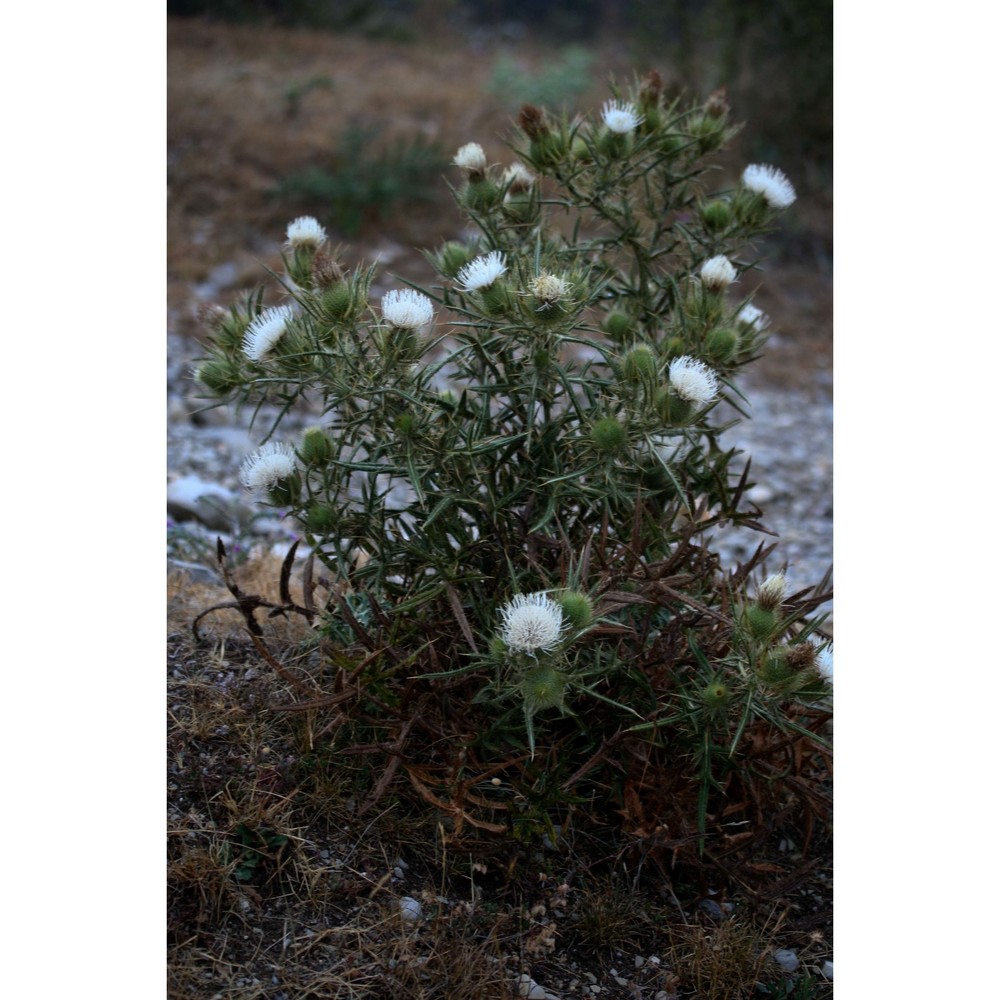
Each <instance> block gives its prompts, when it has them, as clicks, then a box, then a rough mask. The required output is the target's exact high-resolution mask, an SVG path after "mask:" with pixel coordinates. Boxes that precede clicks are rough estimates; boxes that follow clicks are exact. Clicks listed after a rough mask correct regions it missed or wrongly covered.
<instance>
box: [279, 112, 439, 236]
mask: <svg viewBox="0 0 1000 1000" xmlns="http://www.w3.org/2000/svg"><path fill="white" fill-rule="evenodd" d="M377 139H378V132H377V130H374V129H362V128H359V127H358V126H356V125H354V126H351V127H350V128H348V129H347V130H346V131H345V132H344V134H343V135H342V136H341V138H340V141H339V142H338V144H337V149H336V152H335V153H334V156H333V159H332V162H331V163H330V165H329V166H316V167H310V168H308V169H307V170H303V171H301V172H298V173H294V174H291V175H290V176H289V177H287V178H286V179H285V180H284V181H283V182H282V183H281V184H280V185H279V186H278V187H277V188H276V189H275V191H274V192H273V194H274V196H275V197H279V198H285V199H288V200H291V201H297V202H303V203H308V204H310V205H316V204H325V205H327V206H329V211H330V214H331V215H332V216H333V218H335V219H336V220H337V228H338V230H339V231H340V232H341V233H343V235H344V236H347V237H354V236H357V234H358V233H359V232H360V231H361V229H362V227H363V226H365V225H366V224H369V223H375V222H379V221H381V220H382V219H384V218H385V217H386V216H388V215H389V214H391V213H392V212H393V211H395V210H397V209H398V208H400V207H406V206H407V205H413V204H417V203H420V202H424V201H431V200H432V196H431V195H430V194H429V184H430V182H431V180H433V179H435V178H437V177H438V176H439V175H440V173H441V171H442V170H443V169H444V167H445V166H446V164H447V159H446V157H445V156H444V154H443V153H442V151H441V147H440V146H439V145H438V144H437V143H435V142H431V141H428V140H426V139H424V138H422V137H420V136H418V137H417V138H415V139H413V140H411V141H409V142H407V141H404V140H397V141H396V142H395V143H394V144H392V145H390V146H388V147H386V148H378V147H377V146H376V142H377Z"/></svg>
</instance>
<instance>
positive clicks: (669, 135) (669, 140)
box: [657, 132, 688, 156]
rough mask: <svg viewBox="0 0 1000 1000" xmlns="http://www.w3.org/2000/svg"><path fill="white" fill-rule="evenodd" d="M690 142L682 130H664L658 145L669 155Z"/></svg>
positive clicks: (677, 151)
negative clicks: (682, 133)
mask: <svg viewBox="0 0 1000 1000" xmlns="http://www.w3.org/2000/svg"><path fill="white" fill-rule="evenodd" d="M687 144H688V139H687V137H686V136H684V135H681V133H680V132H663V133H661V135H660V138H659V141H658V143H657V145H659V147H660V149H661V150H662V151H663V152H664V153H666V154H667V155H668V156H671V155H675V154H677V153H679V152H680V151H681V150H682V149H683V148H684V147H685V146H686V145H687Z"/></svg>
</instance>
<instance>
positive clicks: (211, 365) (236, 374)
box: [195, 358, 243, 396]
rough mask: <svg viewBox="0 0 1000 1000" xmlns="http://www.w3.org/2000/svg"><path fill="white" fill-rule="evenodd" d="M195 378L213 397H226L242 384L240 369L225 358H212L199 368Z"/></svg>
mask: <svg viewBox="0 0 1000 1000" xmlns="http://www.w3.org/2000/svg"><path fill="white" fill-rule="evenodd" d="M195 378H196V379H197V380H198V381H199V382H200V383H201V384H202V385H203V386H204V387H205V388H206V389H208V391H209V392H210V393H212V395H213V396H228V395H229V393H231V392H232V391H233V390H234V389H237V388H239V387H240V386H241V385H242V384H243V377H242V374H241V372H240V367H239V365H237V364H236V363H235V362H233V361H230V360H228V359H227V358H212V359H210V360H208V361H206V362H204V363H203V364H202V365H200V366H199V368H198V370H197V371H196V372H195Z"/></svg>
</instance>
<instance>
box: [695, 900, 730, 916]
mask: <svg viewBox="0 0 1000 1000" xmlns="http://www.w3.org/2000/svg"><path fill="white" fill-rule="evenodd" d="M698 909H699V910H701V912H702V913H707V914H708V915H709V916H710V917H711V918H712V919H713V920H722V918H723V917H725V914H724V913H723V912H722V907H721V906H719V904H718V903H717V902H715V900H714V899H703V900H702V901H701V902H700V903H699V904H698Z"/></svg>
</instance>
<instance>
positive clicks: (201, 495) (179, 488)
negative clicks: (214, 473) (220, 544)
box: [167, 475, 237, 531]
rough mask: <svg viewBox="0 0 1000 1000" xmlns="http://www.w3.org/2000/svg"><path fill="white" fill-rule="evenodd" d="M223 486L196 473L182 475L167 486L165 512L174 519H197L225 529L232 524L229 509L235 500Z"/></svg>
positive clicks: (221, 529) (213, 527)
mask: <svg viewBox="0 0 1000 1000" xmlns="http://www.w3.org/2000/svg"><path fill="white" fill-rule="evenodd" d="M236 500H237V497H236V496H234V495H233V494H232V493H231V492H230V491H229V490H227V489H226V488H225V487H224V486H219V485H218V484H216V483H208V482H205V480H203V479H200V478H199V477H198V476H195V475H187V476H181V477H180V478H179V479H175V480H174V481H173V482H172V483H170V484H169V485H168V486H167V515H168V516H169V517H172V518H173V519H174V520H175V521H178V522H181V521H200V522H201V523H202V524H204V525H205V526H206V527H207V528H212V529H213V530H215V531H225V530H227V529H228V528H230V527H231V525H232V516H231V514H230V511H229V509H228V508H231V506H232V505H233V504H234V503H235V502H236Z"/></svg>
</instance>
